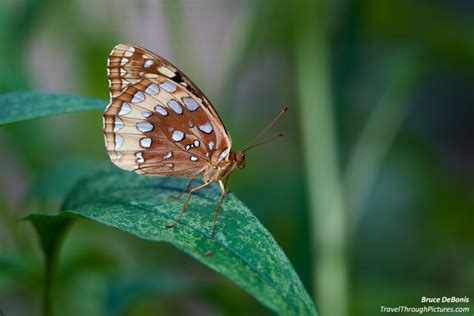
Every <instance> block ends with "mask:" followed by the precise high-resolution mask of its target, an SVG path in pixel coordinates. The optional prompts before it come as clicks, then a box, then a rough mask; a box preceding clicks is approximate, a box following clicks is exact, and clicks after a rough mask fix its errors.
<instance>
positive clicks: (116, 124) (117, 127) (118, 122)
mask: <svg viewBox="0 0 474 316" xmlns="http://www.w3.org/2000/svg"><path fill="white" fill-rule="evenodd" d="M122 127H123V122H122V120H121V119H120V118H119V117H118V116H116V117H115V121H114V132H118V131H119V130H120V129H121V128H122Z"/></svg>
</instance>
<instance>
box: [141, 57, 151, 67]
mask: <svg viewBox="0 0 474 316" xmlns="http://www.w3.org/2000/svg"><path fill="white" fill-rule="evenodd" d="M151 65H153V60H149V59H148V60H147V61H145V63H144V64H143V67H145V68H148V67H150V66H151Z"/></svg>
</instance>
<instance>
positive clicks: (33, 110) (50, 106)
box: [0, 92, 107, 125]
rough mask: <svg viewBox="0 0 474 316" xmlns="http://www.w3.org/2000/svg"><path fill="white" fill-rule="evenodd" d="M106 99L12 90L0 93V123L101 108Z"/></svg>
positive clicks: (103, 107) (105, 103) (103, 106)
mask: <svg viewBox="0 0 474 316" xmlns="http://www.w3.org/2000/svg"><path fill="white" fill-rule="evenodd" d="M106 105H107V101H105V100H101V99H94V98H85V97H79V96H74V95H69V94H57V93H46V92H12V93H7V94H2V95H0V125H5V124H9V123H13V122H19V121H24V120H30V119H35V118H40V117H46V116H51V115H57V114H64V113H71V112H78V111H86V110H103V109H105V106H106Z"/></svg>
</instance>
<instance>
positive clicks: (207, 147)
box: [104, 44, 231, 177]
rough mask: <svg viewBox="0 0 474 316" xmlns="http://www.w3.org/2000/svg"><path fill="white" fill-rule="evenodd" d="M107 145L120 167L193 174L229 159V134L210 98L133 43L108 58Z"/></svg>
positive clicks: (150, 172) (105, 114) (105, 118)
mask: <svg viewBox="0 0 474 316" xmlns="http://www.w3.org/2000/svg"><path fill="white" fill-rule="evenodd" d="M108 76H109V82H110V93H111V101H110V104H109V105H108V106H107V108H106V110H105V112H104V134H105V139H106V147H107V150H108V153H109V155H110V157H111V159H112V161H113V162H114V163H115V164H116V165H117V166H119V167H120V168H123V169H126V170H135V171H136V172H138V173H142V174H156V175H170V176H171V175H172V176H183V177H194V176H196V175H199V174H201V173H202V172H203V171H204V170H205V169H206V168H207V167H208V166H209V165H216V164H218V163H219V162H220V161H222V160H224V159H226V158H227V156H228V154H229V151H230V146H231V143H230V139H229V137H228V135H227V132H226V130H225V127H224V125H223V124H222V121H221V120H220V118H219V116H218V115H217V113H216V111H215V110H214V108H213V107H212V105H211V103H210V102H209V100H208V99H207V98H206V97H205V96H204V95H203V94H202V92H201V91H200V90H199V89H198V88H197V87H196V86H195V85H194V84H193V83H192V81H191V80H189V79H188V78H187V77H186V76H185V75H184V74H183V73H182V72H180V71H179V70H177V68H176V67H174V66H173V65H172V64H170V63H169V62H167V61H166V60H164V59H163V58H161V57H159V56H157V55H155V54H153V53H151V52H149V51H147V50H145V49H143V48H140V47H136V46H129V45H123V44H120V45H117V46H116V47H115V48H114V49H113V50H112V53H111V55H110V57H109V61H108Z"/></svg>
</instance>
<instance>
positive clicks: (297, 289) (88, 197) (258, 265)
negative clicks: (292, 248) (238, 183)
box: [27, 168, 316, 315]
mask: <svg viewBox="0 0 474 316" xmlns="http://www.w3.org/2000/svg"><path fill="white" fill-rule="evenodd" d="M185 182H186V181H185V180H182V179H175V178H161V177H143V176H140V175H137V174H134V173H131V172H124V171H121V170H118V169H116V168H113V169H111V168H105V169H103V170H101V171H100V172H98V173H97V174H95V175H94V176H91V177H88V178H86V179H84V180H83V181H80V182H79V183H78V185H77V186H76V188H75V189H74V190H73V191H72V193H71V194H70V196H69V197H68V199H67V200H66V202H65V204H64V207H63V209H64V210H65V211H63V212H61V213H59V214H57V215H55V216H48V215H42V214H32V215H30V216H29V217H27V219H28V220H33V223H34V224H35V227H36V228H37V230H38V232H39V234H40V235H43V234H44V235H45V236H42V237H41V238H42V244H43V248H44V249H46V250H48V249H49V248H50V247H51V244H52V243H51V242H50V241H51V237H53V236H54V235H55V234H56V233H54V232H53V231H54V230H57V231H59V232H61V231H63V224H68V223H69V220H70V217H81V218H87V219H90V220H93V221H95V222H98V223H102V224H104V225H107V226H110V227H115V228H117V229H119V230H122V231H124V232H128V233H131V234H134V235H136V236H138V237H140V238H143V239H146V240H153V241H167V242H170V243H172V244H173V245H174V246H176V247H177V248H178V249H181V250H183V251H184V252H186V253H188V254H190V255H191V256H192V257H194V258H196V259H197V260H199V261H201V262H202V263H204V264H205V265H207V266H209V267H210V268H212V269H214V270H216V271H217V272H219V273H221V274H223V275H225V276H226V277H228V278H229V279H231V280H232V281H234V282H235V283H236V284H237V285H239V286H240V287H242V288H243V289H245V290H246V291H248V292H249V293H250V294H251V295H253V296H254V297H255V298H256V299H257V300H259V301H260V302H261V303H262V304H264V305H265V306H267V307H269V308H270V309H272V310H274V311H276V312H278V313H281V314H286V315H296V314H298V315H300V314H305V315H316V309H315V306H314V304H313V302H312V301H311V299H310V297H309V295H308V293H307V292H306V290H305V289H304V287H303V284H302V283H301V280H300V279H299V277H298V275H297V274H296V272H295V271H294V269H293V267H292V265H291V263H290V262H289V260H288V258H287V257H286V256H285V254H284V253H283V251H282V249H281V248H280V247H279V246H278V244H277V243H276V241H275V240H274V239H273V237H272V236H271V235H270V233H269V232H268V231H267V230H266V229H265V228H264V227H263V226H262V225H261V224H260V222H259V221H258V220H257V218H255V216H254V215H253V214H252V213H251V211H250V210H249V209H248V208H247V207H246V206H245V205H244V204H243V203H242V202H240V201H239V200H238V199H237V198H236V197H235V196H234V195H233V194H229V195H228V196H227V197H226V199H225V200H224V203H223V204H222V207H221V208H222V209H221V214H220V216H219V219H218V222H217V227H216V238H215V240H212V239H211V226H212V219H213V215H214V212H213V211H214V208H215V206H216V203H217V199H218V197H219V194H220V193H219V190H218V189H217V188H206V189H203V190H201V191H199V192H197V193H196V194H194V195H193V197H192V199H191V200H190V203H189V205H188V207H187V213H186V214H185V215H184V216H183V218H182V220H181V221H180V223H179V224H178V225H177V226H176V227H174V228H173V229H164V227H165V226H166V225H168V224H170V223H172V222H173V220H174V219H175V218H176V217H177V215H178V212H179V210H180V208H181V206H182V203H183V200H182V199H181V200H179V201H177V200H174V199H171V198H170V197H169V196H170V195H172V194H176V193H178V192H180V191H181V189H182V188H183V187H184V185H185ZM39 219H42V221H41V222H39ZM38 223H41V225H38ZM45 227H49V228H50V229H47V230H46V229H44V228H45ZM53 238H54V237H53ZM48 247H49V248H48ZM209 251H211V252H212V255H210V256H206V253H208V252H209Z"/></svg>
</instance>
